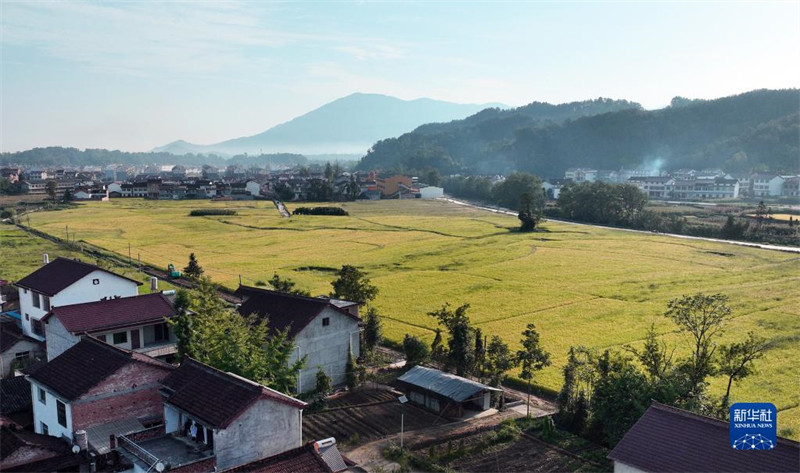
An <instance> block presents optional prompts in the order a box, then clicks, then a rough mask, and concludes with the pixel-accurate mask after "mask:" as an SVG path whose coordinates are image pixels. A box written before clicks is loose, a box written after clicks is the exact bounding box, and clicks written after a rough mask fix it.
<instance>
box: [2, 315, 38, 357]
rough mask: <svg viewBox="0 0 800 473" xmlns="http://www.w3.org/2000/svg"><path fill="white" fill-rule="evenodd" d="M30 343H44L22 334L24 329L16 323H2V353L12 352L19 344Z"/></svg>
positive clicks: (10, 321)
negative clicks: (24, 341) (21, 342)
mask: <svg viewBox="0 0 800 473" xmlns="http://www.w3.org/2000/svg"><path fill="white" fill-rule="evenodd" d="M23 340H26V341H29V342H32V343H36V344H41V343H42V342H40V341H38V340H34V339H33V338H30V337H27V336H25V335H23V334H22V329H20V328H19V326H18V325H17V323H16V322H15V321H12V320H9V321H2V322H0V353H5V352H6V351H7V350H10V349H11V348H12V347H13V346H14V345H16V344H17V342H20V341H23Z"/></svg>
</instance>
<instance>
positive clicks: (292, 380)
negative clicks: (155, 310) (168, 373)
mask: <svg viewBox="0 0 800 473" xmlns="http://www.w3.org/2000/svg"><path fill="white" fill-rule="evenodd" d="M216 290H217V288H216V286H215V285H214V284H213V283H212V282H211V280H210V279H208V278H200V280H199V281H198V284H197V286H196V289H195V290H193V291H192V293H191V305H190V308H191V310H192V311H193V312H194V315H193V316H192V325H191V338H190V339H189V340H186V339H185V338H184V337H185V335H182V333H181V332H177V331H176V336H178V337H179V338H178V344H179V345H180V344H185V345H186V346H188V347H190V348H189V350H190V351H191V354H192V357H193V358H195V359H196V360H198V361H200V362H202V363H206V364H208V365H211V366H213V367H215V368H217V369H219V370H222V371H229V372H231V373H234V374H237V375H239V376H242V377H245V378H247V379H251V380H253V381H255V382H257V383H261V384H264V385H265V386H269V387H271V388H273V389H276V390H278V391H281V392H284V393H287V394H289V393H292V392H294V390H295V386H296V382H297V372H298V371H299V370H301V369H302V368H303V366H304V365H305V357H304V358H302V359H301V360H297V361H294V362H290V361H291V359H292V355H293V353H294V351H295V349H294V343H293V342H292V340H291V339H290V338H289V335H288V331H280V332H278V331H270V329H269V326H268V323H269V322H268V320H267V319H264V318H259V317H257V316H255V315H249V316H242V315H240V314H238V313H237V312H236V311H234V310H233V309H231V308H229V307H228V306H227V305H226V304H225V303H224V302H223V301H222V300H221V299H220V298H219V297H218V296H217V292H216Z"/></svg>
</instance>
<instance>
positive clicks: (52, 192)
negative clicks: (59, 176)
mask: <svg viewBox="0 0 800 473" xmlns="http://www.w3.org/2000/svg"><path fill="white" fill-rule="evenodd" d="M44 189H45V191H46V192H47V195H49V196H50V199H51V200H56V197H57V196H58V183H57V182H56V181H47V184H45V186H44Z"/></svg>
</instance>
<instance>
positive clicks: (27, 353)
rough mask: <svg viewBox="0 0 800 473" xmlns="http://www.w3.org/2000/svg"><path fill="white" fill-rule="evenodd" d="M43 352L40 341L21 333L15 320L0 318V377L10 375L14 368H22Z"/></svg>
mask: <svg viewBox="0 0 800 473" xmlns="http://www.w3.org/2000/svg"><path fill="white" fill-rule="evenodd" d="M43 352H44V347H43V345H42V343H41V342H40V341H38V340H36V339H33V338H31V337H27V336H25V335H24V334H23V333H22V329H20V327H19V325H17V321H15V320H11V319H5V318H2V319H0V378H5V377H8V376H11V375H12V374H13V372H14V369H15V368H24V367H26V366H28V365H29V364H30V363H31V362H33V361H34V360H36V359H37V358H39V357H40V356H41V355H42V353H43Z"/></svg>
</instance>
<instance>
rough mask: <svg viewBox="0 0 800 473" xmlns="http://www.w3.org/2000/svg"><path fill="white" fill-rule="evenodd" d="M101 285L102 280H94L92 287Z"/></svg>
mask: <svg viewBox="0 0 800 473" xmlns="http://www.w3.org/2000/svg"><path fill="white" fill-rule="evenodd" d="M99 284H100V280H99V279H92V285H94V286H97V285H99Z"/></svg>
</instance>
